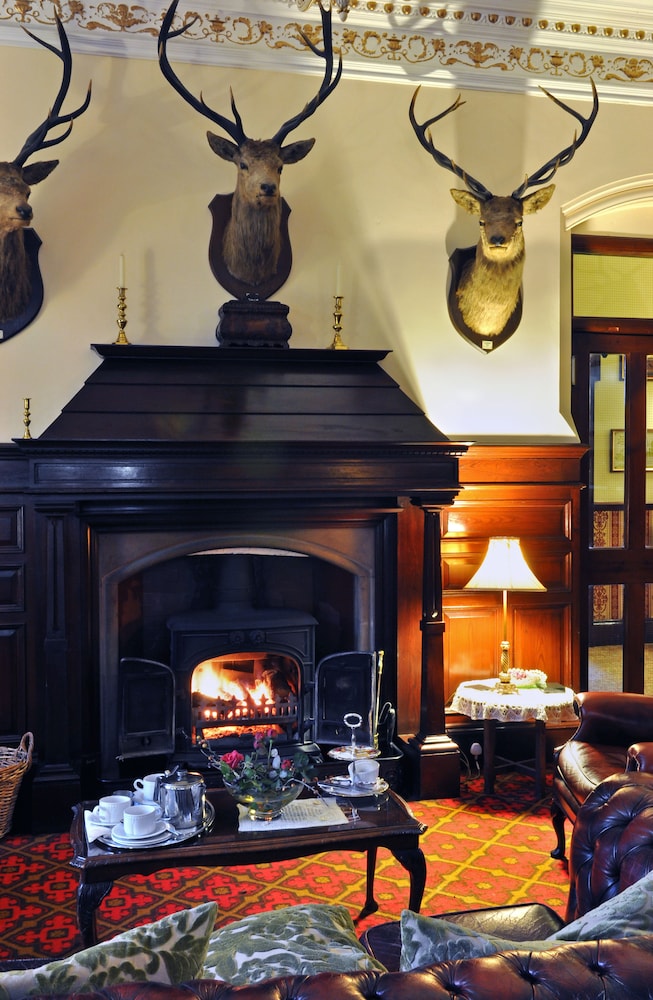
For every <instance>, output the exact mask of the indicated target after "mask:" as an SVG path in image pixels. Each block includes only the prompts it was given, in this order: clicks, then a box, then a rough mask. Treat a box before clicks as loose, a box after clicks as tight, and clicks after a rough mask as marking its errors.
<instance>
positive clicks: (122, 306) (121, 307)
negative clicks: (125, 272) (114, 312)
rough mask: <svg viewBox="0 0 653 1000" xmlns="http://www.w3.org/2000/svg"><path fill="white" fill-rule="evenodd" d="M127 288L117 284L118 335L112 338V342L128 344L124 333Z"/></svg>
mask: <svg viewBox="0 0 653 1000" xmlns="http://www.w3.org/2000/svg"><path fill="white" fill-rule="evenodd" d="M126 314H127V289H126V288H124V287H122V286H121V285H119V286H118V319H117V320H116V323H117V324H118V336H117V337H116V339H115V340H114V344H128V343H129V341H128V340H127V334H126V333H125V327H126V326H127V318H126Z"/></svg>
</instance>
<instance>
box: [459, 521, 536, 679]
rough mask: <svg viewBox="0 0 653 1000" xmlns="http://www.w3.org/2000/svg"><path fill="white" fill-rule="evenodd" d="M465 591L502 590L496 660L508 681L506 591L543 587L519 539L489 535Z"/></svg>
mask: <svg viewBox="0 0 653 1000" xmlns="http://www.w3.org/2000/svg"><path fill="white" fill-rule="evenodd" d="M463 589H464V590H501V591H503V639H502V641H501V659H500V663H499V681H500V682H501V684H509V683H510V643H509V642H508V591H509V590H546V587H545V586H544V584H542V583H540V581H539V580H538V579H537V577H536V576H535V574H534V573H533V571H532V570H531V568H530V567H529V565H528V563H527V562H526V560H525V559H524V553H523V552H522V550H521V545H520V542H519V539H518V538H491V539H490V541H489V544H488V547H487V552H486V553H485V558H484V559H483V562H482V563H481V565H480V566H479V567H478V569H477V570H476V572H475V573H474V575H473V576H472V578H471V580H469V581H468V582H467V583H466V584H465V586H464V588H463Z"/></svg>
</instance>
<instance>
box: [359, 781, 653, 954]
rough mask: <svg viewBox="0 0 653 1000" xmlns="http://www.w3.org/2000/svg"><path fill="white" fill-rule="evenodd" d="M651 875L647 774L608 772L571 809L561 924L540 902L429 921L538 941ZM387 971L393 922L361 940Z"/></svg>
mask: <svg viewBox="0 0 653 1000" xmlns="http://www.w3.org/2000/svg"><path fill="white" fill-rule="evenodd" d="M650 871H653V774H642V773H623V774H613V775H612V776H611V777H609V778H607V779H606V780H605V781H602V782H601V783H600V784H599V785H598V786H597V787H596V788H595V789H594V791H593V792H590V794H589V795H588V797H587V799H586V800H585V802H584V803H583V804H582V806H581V807H580V809H579V811H578V817H577V819H576V824H575V826H574V831H573V835H572V841H571V850H570V861H569V896H568V899H567V910H566V913H565V920H563V919H562V918H561V917H560V915H559V914H557V913H556V912H555V911H554V910H552V909H551V908H550V907H548V906H546V905H545V904H543V903H524V904H521V905H517V906H492V907H487V908H486V909H480V910H462V911H460V912H457V913H439V914H437V916H439V917H442V918H443V919H445V920H449V921H450V922H452V923H457V924H459V925H461V926H462V927H465V928H466V929H468V930H473V931H478V932H480V933H481V934H486V935H495V936H497V937H501V938H507V939H508V940H509V941H514V942H515V948H518V947H519V944H518V942H520V941H528V940H531V941H541V940H543V939H544V938H546V937H548V936H549V935H550V934H553V933H554V932H555V931H557V930H560V928H561V927H563V926H564V925H565V923H570V922H571V921H572V920H576V919H577V918H578V917H581V916H582V915H583V914H584V913H587V912H588V911H589V910H593V909H594V908H595V907H596V906H599V904H600V903H603V902H605V901H606V900H608V899H612V897H613V896H616V895H617V894H618V893H620V892H623V890H624V889H626V888H627V887H628V886H629V885H632V884H633V883H634V882H637V881H638V879H640V878H642V877H643V876H644V875H646V874H648V872H650ZM361 941H362V942H363V944H364V945H365V947H366V948H367V950H368V951H369V952H370V953H371V954H372V955H374V956H375V957H376V958H378V959H379V961H381V962H383V964H384V965H385V967H386V968H387V969H389V970H390V971H396V970H398V969H399V960H400V955H401V925H400V923H399V921H392V922H389V923H385V924H379V925H378V926H377V927H370V928H369V929H368V930H367V931H365V932H364V933H363V934H362V935H361Z"/></svg>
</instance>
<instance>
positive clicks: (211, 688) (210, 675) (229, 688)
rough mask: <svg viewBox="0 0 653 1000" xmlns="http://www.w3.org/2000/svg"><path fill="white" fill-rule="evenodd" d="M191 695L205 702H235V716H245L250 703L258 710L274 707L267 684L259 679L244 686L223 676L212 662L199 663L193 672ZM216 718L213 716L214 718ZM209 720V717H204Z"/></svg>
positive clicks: (272, 696) (222, 672)
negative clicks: (199, 696)
mask: <svg viewBox="0 0 653 1000" xmlns="http://www.w3.org/2000/svg"><path fill="white" fill-rule="evenodd" d="M191 691H192V693H193V694H199V695H201V696H202V697H204V698H206V699H207V700H211V701H222V702H225V701H227V702H229V701H233V702H237V704H238V706H239V707H238V708H236V709H234V711H235V713H236V716H233V715H232V713H230V715H231V716H232V717H237V716H241V715H243V716H245V715H246V714H247V712H246V711H242V709H246V708H247V706H248V705H251V704H252V703H253V704H255V705H256V706H257V707H258V708H262V707H263V706H265V705H274V695H273V692H272V689H271V687H270V685H269V684H268V682H267V681H266V680H265V679H263V678H261V679H259V680H256V681H253V682H252V684H244V683H242V682H241V681H237V680H234V679H232V678H229V677H226V676H225V671H223V670H220V668H219V666H218V665H217V664H216V662H215V661H214V660H205V661H204V662H203V663H200V664H199V665H198V666H197V667H196V668H195V670H194V672H193V678H192V683H191ZM215 717H216V716H214V718H215ZM206 718H210V715H206Z"/></svg>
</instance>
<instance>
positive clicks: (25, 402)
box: [23, 396, 32, 441]
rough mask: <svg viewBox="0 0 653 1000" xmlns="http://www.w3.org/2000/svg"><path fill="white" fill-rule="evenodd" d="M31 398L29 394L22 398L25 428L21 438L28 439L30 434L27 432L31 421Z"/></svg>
mask: <svg viewBox="0 0 653 1000" xmlns="http://www.w3.org/2000/svg"><path fill="white" fill-rule="evenodd" d="M31 402H32V401H31V399H30V398H29V396H25V397H24V399H23V425H24V427H25V430H24V431H23V440H24V441H29V440H30V438H31V437H32V435H31V434H30V432H29V425H30V424H31V422H32V414H31V412H30V403H31Z"/></svg>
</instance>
